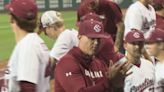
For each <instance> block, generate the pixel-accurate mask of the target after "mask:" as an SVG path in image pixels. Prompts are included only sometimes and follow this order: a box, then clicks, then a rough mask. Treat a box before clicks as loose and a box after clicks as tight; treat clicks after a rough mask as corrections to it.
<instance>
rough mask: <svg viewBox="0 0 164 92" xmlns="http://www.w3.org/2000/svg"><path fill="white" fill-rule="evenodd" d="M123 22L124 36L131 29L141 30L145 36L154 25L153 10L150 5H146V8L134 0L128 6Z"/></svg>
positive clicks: (154, 16)
mask: <svg viewBox="0 0 164 92" xmlns="http://www.w3.org/2000/svg"><path fill="white" fill-rule="evenodd" d="M124 24H125V33H124V37H125V36H126V34H127V33H128V32H129V31H131V29H138V30H141V31H142V32H143V33H144V36H145V37H147V36H148V35H149V33H150V32H151V31H152V30H154V28H155V25H156V15H155V10H154V8H153V7H152V6H151V5H148V8H147V7H145V6H144V5H143V4H142V3H141V2H140V1H136V2H135V3H133V4H132V5H130V7H129V8H128V10H127V12H126V15H125V21H124Z"/></svg>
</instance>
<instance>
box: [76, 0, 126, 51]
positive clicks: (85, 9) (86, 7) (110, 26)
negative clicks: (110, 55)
mask: <svg viewBox="0 0 164 92" xmlns="http://www.w3.org/2000/svg"><path fill="white" fill-rule="evenodd" d="M89 12H94V13H96V14H98V15H99V16H100V17H101V18H102V19H103V25H104V30H105V32H107V33H109V34H110V35H111V37H112V38H113V40H114V41H115V43H114V45H115V51H119V49H120V47H121V45H122V38H123V34H124V24H123V21H122V13H121V9H120V8H119V6H118V5H117V4H116V3H114V2H113V1H110V0H83V1H82V2H81V3H80V6H79V8H78V11H77V21H78V22H79V21H80V18H82V16H84V15H85V14H87V13H89Z"/></svg>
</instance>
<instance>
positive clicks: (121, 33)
mask: <svg viewBox="0 0 164 92" xmlns="http://www.w3.org/2000/svg"><path fill="white" fill-rule="evenodd" d="M116 26H117V34H116V40H115V43H114V46H115V52H118V51H119V50H120V48H121V45H122V44H123V36H124V23H123V22H122V21H121V22H119V23H117V24H116Z"/></svg>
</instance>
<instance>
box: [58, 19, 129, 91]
mask: <svg viewBox="0 0 164 92" xmlns="http://www.w3.org/2000/svg"><path fill="white" fill-rule="evenodd" d="M78 37H79V45H78V47H74V48H73V49H71V50H70V51H69V52H68V53H67V54H66V55H65V56H64V57H63V58H61V60H60V62H59V63H58V64H57V65H56V69H55V92H113V86H115V85H114V84H113V83H114V80H116V79H115V78H116V77H121V76H120V72H119V71H121V69H124V73H123V74H125V72H126V71H127V70H128V69H127V68H125V67H126V66H127V63H124V64H117V63H116V64H114V65H113V66H111V67H110V69H108V68H107V66H106V64H104V62H101V61H99V60H98V59H96V58H95V57H94V54H95V51H96V49H97V47H98V46H99V40H100V38H107V37H108V35H105V34H104V32H103V25H102V23H101V22H98V21H94V20H86V21H83V22H81V23H80V25H79V36H78ZM116 85H118V84H116ZM116 92H118V91H116Z"/></svg>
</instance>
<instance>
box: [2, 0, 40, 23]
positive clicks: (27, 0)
mask: <svg viewBox="0 0 164 92" xmlns="http://www.w3.org/2000/svg"><path fill="white" fill-rule="evenodd" d="M5 8H6V9H7V10H8V11H9V12H10V13H12V14H13V15H15V16H17V17H19V18H22V19H25V20H31V19H35V18H36V17H37V12H38V8H37V5H36V4H35V2H33V1H31V0H11V2H10V3H9V4H7V5H5Z"/></svg>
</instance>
